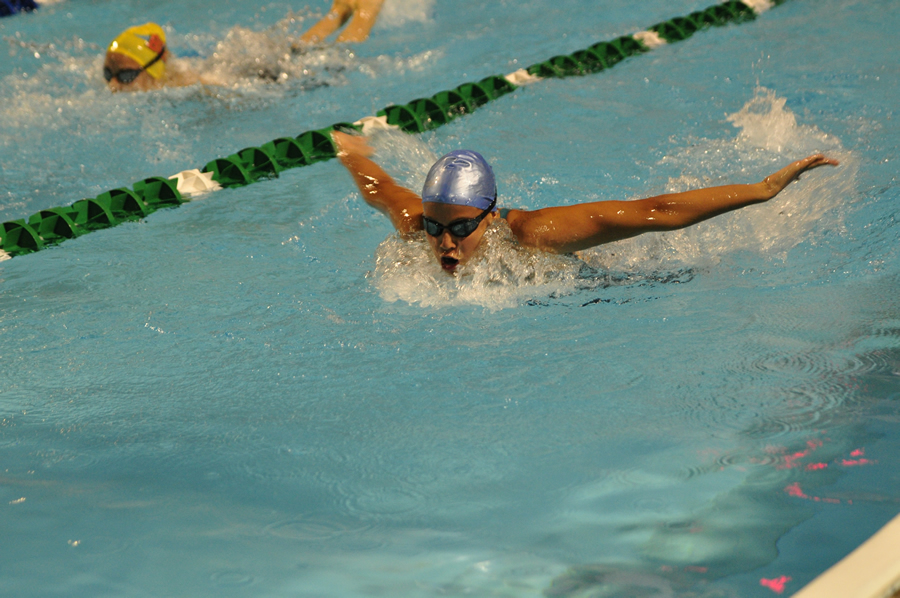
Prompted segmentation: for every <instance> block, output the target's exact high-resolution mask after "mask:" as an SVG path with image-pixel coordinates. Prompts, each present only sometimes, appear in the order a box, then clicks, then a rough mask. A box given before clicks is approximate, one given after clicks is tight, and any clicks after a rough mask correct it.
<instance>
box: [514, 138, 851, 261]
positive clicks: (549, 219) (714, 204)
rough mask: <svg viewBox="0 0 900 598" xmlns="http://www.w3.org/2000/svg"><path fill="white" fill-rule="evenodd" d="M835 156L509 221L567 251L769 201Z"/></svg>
mask: <svg viewBox="0 0 900 598" xmlns="http://www.w3.org/2000/svg"><path fill="white" fill-rule="evenodd" d="M825 164H829V165H831V166H837V164H838V162H837V160H834V159H832V158H826V157H825V156H823V155H822V154H816V155H814V156H809V157H808V158H804V159H803V160H798V161H796V162H793V163H791V164H789V165H788V166H785V167H784V168H782V169H781V170H779V171H778V172H776V173H774V174H771V175H769V176H767V177H766V178H765V179H764V180H763V181H762V182H760V183H755V184H750V185H725V186H722V187H708V188H706V189H697V190H694V191H686V192H684V193H669V194H666V195H658V196H656V197H650V198H647V199H641V200H637V201H598V202H592V203H585V204H578V205H574V206H562V207H555V208H544V209H542V210H534V211H523V210H510V211H509V214H508V215H507V221H508V222H509V226H510V228H511V229H512V231H513V233H514V234H515V235H516V237H517V238H518V240H519V242H520V243H522V244H523V245H526V246H529V247H536V248H538V249H543V250H545V251H553V252H557V253H571V252H573V251H580V250H582V249H588V248H589V247H594V246H596V245H602V244H604V243H611V242H612V241H619V240H621V239H627V238H629V237H634V236H636V235H639V234H641V233H647V232H653V231H670V230H677V229H680V228H685V227H688V226H691V225H692V224H696V223H698V222H701V221H703V220H707V219H708V218H712V217H713V216H718V215H719V214H724V213H725V212H730V211H732V210H736V209H738V208H742V207H744V206H749V205H751V204H755V203H760V202H764V201H768V200H770V199H772V198H773V197H775V196H776V195H778V193H779V192H781V190H782V189H784V188H785V187H786V186H787V185H788V183H790V182H791V181H793V180H794V179H796V178H797V177H798V176H799V175H800V174H801V173H803V172H805V171H807V170H810V169H812V168H816V167H818V166H823V165H825Z"/></svg>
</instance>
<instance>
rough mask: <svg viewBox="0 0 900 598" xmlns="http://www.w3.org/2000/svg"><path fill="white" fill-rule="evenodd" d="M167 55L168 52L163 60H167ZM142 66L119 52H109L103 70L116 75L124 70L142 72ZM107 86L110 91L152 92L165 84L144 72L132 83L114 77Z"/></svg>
mask: <svg viewBox="0 0 900 598" xmlns="http://www.w3.org/2000/svg"><path fill="white" fill-rule="evenodd" d="M167 54H168V52H166V54H163V58H162V59H163V60H166V58H167ZM141 66H142V65H140V64H138V62H137V61H136V60H135V59H133V58H130V57H128V56H125V55H124V54H119V53H117V52H107V53H106V60H104V61H103V68H105V69H109V70H110V71H112V73H114V74H115V73H118V72H119V71H123V70H130V69H136V70H140V68H141ZM106 85H107V86H108V87H109V89H110V91H150V90H152V89H159V88H160V87H162V86H163V82H162V80H160V79H154V78H153V77H151V76H150V73H148V72H147V71H143V70H142V71H141V73H140V74H139V75H138V76H137V78H136V79H135V80H134V81H132V82H131V83H122V82H121V81H119V79H118V78H116V77H113V78H112V79H110V80H109V81H107V83H106Z"/></svg>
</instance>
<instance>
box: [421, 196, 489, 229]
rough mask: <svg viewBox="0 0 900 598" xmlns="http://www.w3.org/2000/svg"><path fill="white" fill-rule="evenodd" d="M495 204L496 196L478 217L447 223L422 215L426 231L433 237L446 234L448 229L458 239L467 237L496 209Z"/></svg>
mask: <svg viewBox="0 0 900 598" xmlns="http://www.w3.org/2000/svg"><path fill="white" fill-rule="evenodd" d="M495 205H497V199H496V198H495V199H494V200H493V201H492V202H491V205H489V206H488V207H487V209H486V210H485V211H483V212H482V213H481V214H479V215H478V216H477V217H475V218H465V219H463V220H454V221H453V222H451V223H450V224H447V225H443V224H441V223H440V222H438V221H436V220H432V219H431V218H426V217H425V216H422V224H423V225H424V226H425V232H426V233H428V234H429V235H431V236H432V237H440V236H441V235H443V234H444V231H445V230H447V231H450V234H451V235H453V236H454V237H456V238H457V239H465V238H466V237H468V236H469V235H471V234H472V233H474V232H475V229H476V228H478V225H479V224H481V221H482V220H484V218H485V216H487V215H488V214H490V213H491V210H493V209H494V206H495Z"/></svg>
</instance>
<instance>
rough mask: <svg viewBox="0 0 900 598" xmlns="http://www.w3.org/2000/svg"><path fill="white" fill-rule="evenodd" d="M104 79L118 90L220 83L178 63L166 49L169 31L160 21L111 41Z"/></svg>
mask: <svg viewBox="0 0 900 598" xmlns="http://www.w3.org/2000/svg"><path fill="white" fill-rule="evenodd" d="M103 78H104V79H106V84H107V86H109V89H110V90H111V91H114V92H115V91H150V90H153V89H160V88H162V87H167V86H170V87H183V86H186V85H194V84H195V83H204V84H216V82H215V81H212V80H206V79H205V78H203V77H201V76H200V74H199V73H197V72H195V71H193V70H191V69H189V68H187V67H185V66H184V65H182V64H180V63H176V62H175V60H174V59H173V58H172V56H171V54H170V53H169V50H168V49H167V48H166V33H165V32H164V31H163V30H162V27H160V26H159V25H157V24H156V23H144V24H143V25H138V26H136V27H129V28H128V29H126V30H125V31H123V32H122V33H120V34H119V35H118V36H117V37H116V39H114V40H113V41H112V42H111V43H110V44H109V47H108V48H107V49H106V59H105V60H104V61H103Z"/></svg>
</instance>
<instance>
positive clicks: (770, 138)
mask: <svg viewBox="0 0 900 598" xmlns="http://www.w3.org/2000/svg"><path fill="white" fill-rule="evenodd" d="M786 104H787V102H786V100H785V99H784V98H779V97H778V96H777V95H776V94H775V92H774V91H771V90H768V89H764V88H758V89H757V90H756V92H755V95H754V97H753V98H752V99H750V100H749V101H748V102H747V103H746V104H745V105H744V106H743V107H742V108H741V109H740V110H739V111H738V112H736V113H734V114H731V115H729V116H728V117H727V118H728V120H729V121H730V122H732V123H733V124H734V126H736V127H738V128H739V129H740V132H739V133H738V135H737V136H736V137H735V138H732V139H687V140H683V141H685V142H686V144H685V145H684V146H683V147H681V148H676V149H675V150H673V151H672V152H670V153H669V155H667V156H665V157H664V158H663V159H662V160H661V161H660V163H661V164H665V165H667V166H671V165H675V166H677V167H679V168H680V169H681V170H682V172H684V173H685V174H683V175H681V176H679V177H676V178H671V179H669V181H668V184H667V185H666V186H665V188H664V189H660V190H658V191H656V192H655V193H654V192H652V190H649V191H651V192H649V193H648V195H655V194H661V193H675V192H680V191H688V190H690V189H696V188H700V187H709V186H715V185H727V184H737V183H755V182H758V181H761V180H762V179H763V178H765V177H766V176H767V175H769V174H772V173H773V172H775V171H777V170H779V169H780V168H782V167H784V166H786V165H787V164H789V163H790V162H792V161H794V160H798V159H800V158H804V157H806V156H808V155H810V154H814V153H817V152H823V153H825V154H826V155H828V156H831V157H834V158H837V159H838V160H840V162H841V165H840V167H838V168H831V167H822V168H818V169H816V170H815V171H812V172H809V173H805V174H803V175H802V176H801V179H800V180H799V181H795V182H794V183H792V184H790V185H789V186H788V187H787V188H786V189H785V190H784V191H782V192H781V193H780V194H779V195H778V196H777V197H776V198H774V199H772V200H770V201H769V202H766V203H763V204H758V205H754V206H749V207H746V208H743V209H740V210H737V211H735V212H731V213H728V214H725V215H722V216H718V217H716V218H713V219H711V220H708V221H705V222H701V223H700V224H698V225H696V226H693V227H690V228H687V229H684V230H680V231H673V232H668V233H651V234H645V235H641V236H640V237H635V238H633V239H627V240H625V241H619V242H617V243H611V244H609V245H604V246H601V247H597V248H594V249H591V250H589V251H586V252H583V254H582V257H583V258H584V259H585V261H587V262H588V263H589V264H591V265H592V266H594V267H598V268H606V269H612V270H642V271H660V270H667V269H673V268H681V267H701V268H702V267H706V266H710V265H713V264H715V263H717V262H718V261H719V260H720V259H721V256H723V255H726V254H729V253H733V252H736V251H749V252H754V253H757V254H759V255H761V256H767V257H769V258H775V259H781V260H783V259H785V258H786V255H787V252H788V251H789V250H790V249H791V248H793V247H795V246H796V245H797V244H799V243H801V242H804V241H808V242H812V243H815V241H816V238H817V237H819V236H821V234H822V233H823V231H838V232H842V231H843V225H842V222H843V215H844V208H845V203H846V202H847V201H848V198H851V197H853V196H854V193H855V188H856V173H857V170H858V163H857V161H856V159H855V158H854V156H853V155H852V154H850V153H849V152H847V151H846V150H844V149H843V146H842V145H841V142H840V140H838V139H837V138H836V137H834V136H833V135H829V134H826V133H824V132H822V131H821V130H819V129H818V128H816V127H813V126H808V125H800V124H798V123H797V119H796V117H795V115H794V113H793V112H791V110H790V109H789V108H787V106H786ZM635 199H639V198H635Z"/></svg>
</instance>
